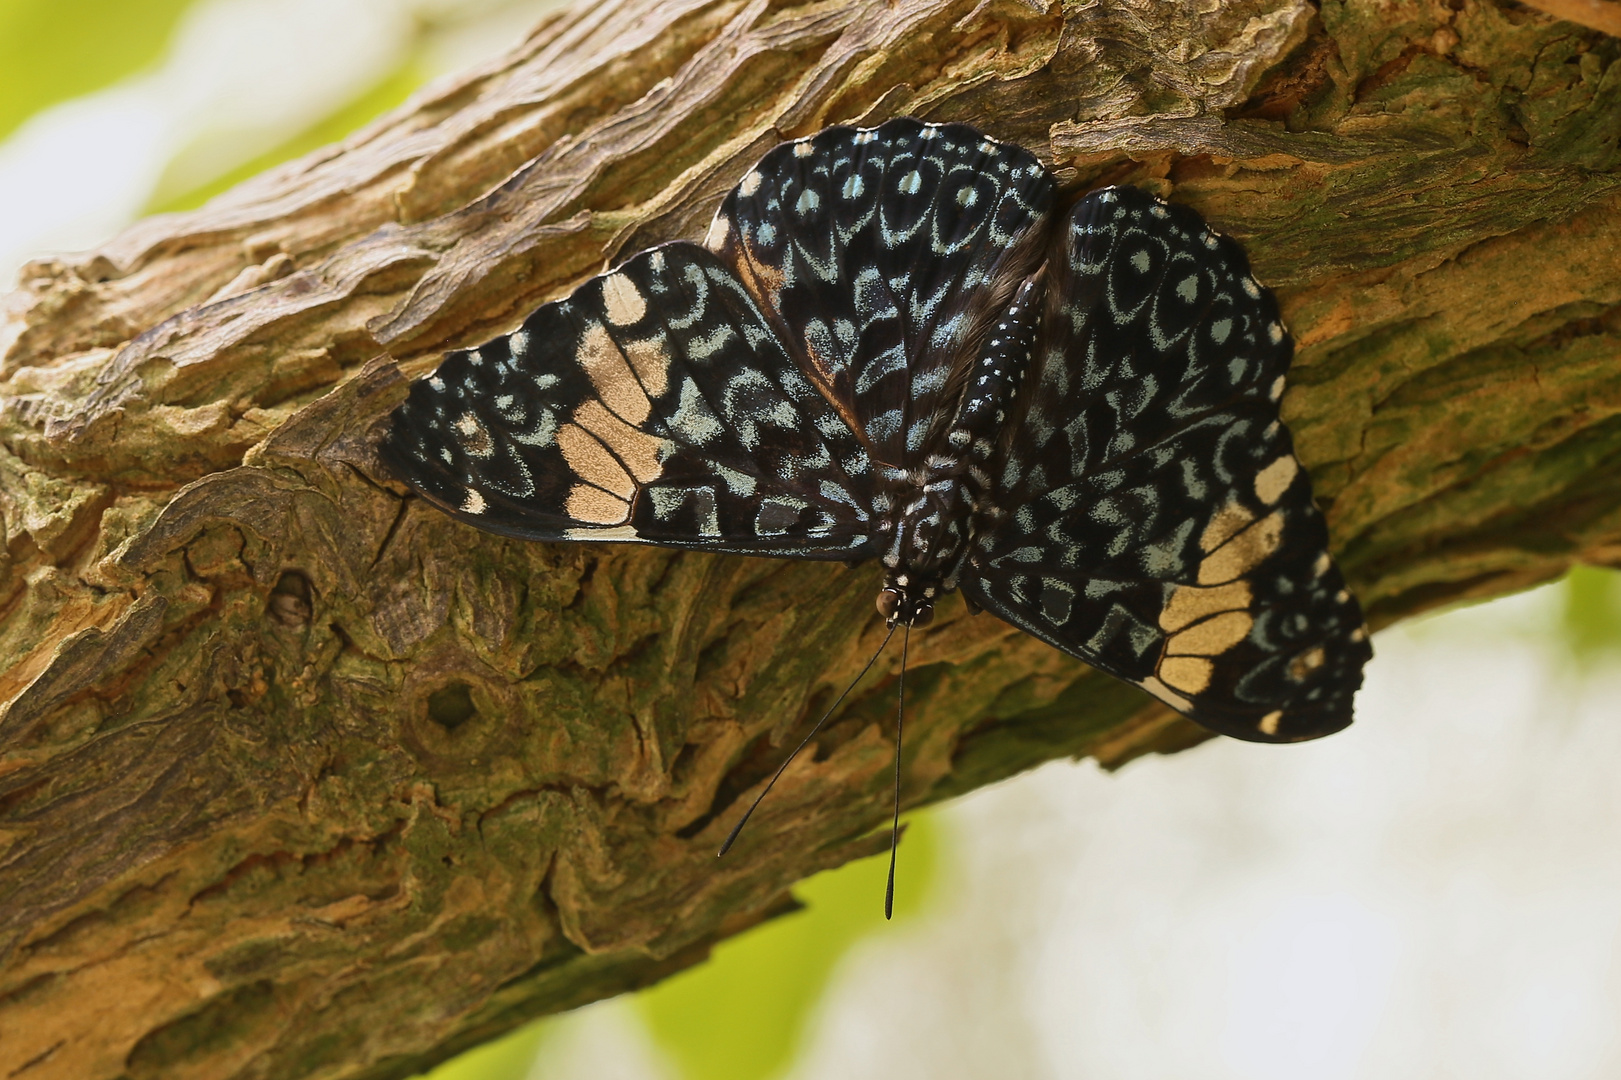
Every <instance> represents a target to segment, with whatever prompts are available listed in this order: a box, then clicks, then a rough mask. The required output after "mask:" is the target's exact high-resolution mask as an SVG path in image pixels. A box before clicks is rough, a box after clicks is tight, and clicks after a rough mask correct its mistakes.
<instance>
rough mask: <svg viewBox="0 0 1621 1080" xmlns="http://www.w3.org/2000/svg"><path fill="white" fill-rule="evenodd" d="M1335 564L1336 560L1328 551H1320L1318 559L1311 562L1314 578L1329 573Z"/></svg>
mask: <svg viewBox="0 0 1621 1080" xmlns="http://www.w3.org/2000/svg"><path fill="white" fill-rule="evenodd" d="M1333 565H1334V560H1333V558H1331V557H1330V556H1329V554H1328V552H1326V551H1324V552H1319V553H1318V555H1317V561H1316V562H1314V563H1312V564H1311V576H1312V577H1314V578H1320V577H1322V576H1323V575H1324V574H1326V573H1328V568H1329V567H1330V566H1333Z"/></svg>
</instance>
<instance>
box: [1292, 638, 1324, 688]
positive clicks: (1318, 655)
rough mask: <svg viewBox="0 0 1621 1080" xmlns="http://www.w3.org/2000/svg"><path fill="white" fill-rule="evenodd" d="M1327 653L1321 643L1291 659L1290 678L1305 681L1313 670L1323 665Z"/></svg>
mask: <svg viewBox="0 0 1621 1080" xmlns="http://www.w3.org/2000/svg"><path fill="white" fill-rule="evenodd" d="M1326 659H1327V655H1326V654H1325V653H1324V651H1323V647H1322V646H1321V645H1317V646H1313V647H1312V648H1310V649H1307V650H1306V651H1305V652H1303V653H1301V654H1300V655H1299V656H1297V657H1295V658H1294V659H1293V660H1291V661H1289V678H1291V679H1293V680H1294V681H1295V682H1305V681H1306V679H1307V678H1308V677H1309V676H1310V675H1311V673H1312V672H1314V671H1316V670H1317V669H1318V668H1320V667H1322V666H1323V663H1324V661H1325V660H1326Z"/></svg>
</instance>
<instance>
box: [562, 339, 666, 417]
mask: <svg viewBox="0 0 1621 1080" xmlns="http://www.w3.org/2000/svg"><path fill="white" fill-rule="evenodd" d="M579 362H580V366H581V367H583V368H584V369H585V373H586V375H587V376H589V377H590V379H591V385H592V386H593V387H595V388H596V391H597V396H598V397H600V398H601V399H602V401H603V404H605V405H607V406H608V408H610V409H612V410H613V411H614V412H616V413H618V414H619V415H620V416H622V417H624V418H625V420H626V421H628V422H629V423H632V424H640V423H641V422H642V421H644V420H646V419H647V416H648V414H649V413H650V412H652V411H653V403H652V402H651V401H650V400H648V397H647V391H645V390H643V389H642V384H641V383H639V382H637V381H636V376H635V374H634V373H632V371H631V367H630V361H629V360H628V359H627V358H626V357H625V354H624V353H622V352H620V351H619V346H618V345H616V344H614V339H613V338H611V337H609V336H608V331H607V328H606V327H604V326H603V325H602V324H601V323H592V324H591V325H590V326H588V327H587V328H586V331H585V333H584V335H582V336H581V338H580V352H579Z"/></svg>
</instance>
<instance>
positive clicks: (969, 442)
mask: <svg viewBox="0 0 1621 1080" xmlns="http://www.w3.org/2000/svg"><path fill="white" fill-rule="evenodd" d="M1038 283H1039V278H1032V279H1030V280H1028V281H1026V282H1024V284H1023V285H1022V286H1021V287H1020V288H1019V290H1018V292H1017V294H1016V295H1015V296H1014V298H1013V301H1012V303H1011V304H1010V305H1009V306H1008V308H1007V310H1006V312H1004V313H1003V316H1002V318H1000V319H998V320H997V321H996V323H995V324H994V325H993V327H992V328H991V331H990V334H989V336H988V337H987V338H986V339H985V342H984V344H983V346H982V348H980V349H979V350H976V351H977V352H978V356H977V358H976V359H975V361H974V362H973V363H972V364H971V365H969V366H967V367H966V368H965V369H964V371H963V372H962V377H961V378H960V379H958V380H956V381H957V382H958V383H959V384H960V389H959V399H958V404H957V408H956V410H955V413H954V415H953V417H952V421H951V423H950V424H949V425H948V426H947V428H946V429H945V431H944V433H943V434H942V435H941V436H940V437H939V438H938V439H936V440H934V442H935V447H934V449H932V450H931V452H930V453H929V455H928V457H927V459H926V461H925V465H924V467H923V468H922V469H919V470H916V471H915V472H913V473H912V474H911V475H910V476H909V477H908V480H909V482H908V483H905V484H903V485H902V486H901V487H900V488H899V489H898V490H896V491H894V492H892V493H891V496H890V500H889V502H890V506H891V507H893V509H892V510H891V511H890V512H889V513H888V514H886V515H884V516H883V517H882V518H880V519H879V522H878V529H879V535H880V536H881V537H882V538H883V539H884V540H886V541H887V550H886V552H885V554H884V556H883V563H884V567H885V570H886V573H885V575H884V585H883V588H882V589H880V590H879V593H878V610H879V612H880V613H882V614H883V616H884V618H886V619H888V620H889V621H890V622H891V623H892V624H893V623H906V624H908V625H911V626H923V625H926V624H927V623H928V622H929V621H930V620H931V619H932V618H933V617H934V605H935V602H936V601H937V600H938V599H939V597H940V596H942V595H944V594H946V593H950V592H954V591H955V590H956V588H957V578H958V575H959V572H960V571H961V569H962V563H963V559H964V558H965V557H966V556H967V553H968V548H969V544H970V542H971V541H972V540H973V522H974V520H975V519H976V517H977V516H980V515H981V514H982V512H983V511H984V510H985V509H986V508H987V507H986V502H987V500H988V498H989V495H990V488H991V477H990V473H989V466H990V463H991V459H992V458H993V456H994V455H995V452H996V446H997V442H998V438H999V436H1000V434H1001V431H1002V429H1003V426H1004V424H1005V422H1006V420H1007V416H1008V414H1009V412H1010V411H1011V410H1012V408H1013V402H1014V398H1015V396H1016V395H1017V393H1018V389H1019V385H1020V383H1021V382H1022V381H1023V377H1024V374H1025V370H1026V369H1027V368H1028V367H1029V364H1030V355H1031V353H1030V350H1031V344H1032V341H1033V339H1034V337H1035V331H1036V322H1037V310H1036V306H1035V303H1034V302H1035V300H1036V299H1037V290H1038V287H1039V284H1038Z"/></svg>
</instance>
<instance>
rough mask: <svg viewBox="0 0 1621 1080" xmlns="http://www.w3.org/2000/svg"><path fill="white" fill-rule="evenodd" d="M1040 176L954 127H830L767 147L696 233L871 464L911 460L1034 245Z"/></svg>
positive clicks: (1043, 203)
mask: <svg viewBox="0 0 1621 1080" xmlns="http://www.w3.org/2000/svg"><path fill="white" fill-rule="evenodd" d="M1052 200H1053V185H1052V178H1051V176H1050V175H1049V174H1048V173H1047V171H1046V170H1045V169H1043V168H1042V167H1041V165H1040V163H1039V162H1037V161H1036V159H1035V158H1034V157H1033V156H1032V155H1031V154H1030V153H1029V152H1028V151H1025V150H1023V149H1021V148H1019V147H1015V146H1008V145H1006V144H1003V143H998V142H994V141H992V140H990V139H987V138H985V137H984V136H983V135H981V134H979V133H978V132H976V131H974V130H973V129H972V128H969V127H965V126H963V125H960V124H945V125H925V124H922V123H919V122H918V121H916V120H909V119H901V120H892V121H890V122H889V123H886V124H884V125H883V126H882V127H879V128H876V129H871V130H858V129H855V128H847V127H834V128H829V129H827V130H825V131H823V132H821V133H819V134H817V135H815V136H813V137H811V138H809V139H805V140H801V141H799V142H795V143H787V144H784V145H782V146H779V147H777V148H776V149H775V150H772V151H771V152H770V153H768V154H767V155H766V156H765V157H764V158H763V159H762V160H761V161H760V163H759V164H758V165H757V166H756V167H755V168H754V169H753V170H751V171H750V172H749V173H748V174H747V175H746V176H745V177H744V179H743V182H742V183H741V184H740V185H739V186H738V188H737V189H736V190H735V191H734V192H733V193H732V194H731V195H729V196H728V197H727V199H726V200H725V202H724V203H722V205H721V209H720V212H719V213H718V214H717V215H716V219H715V228H714V229H713V230H712V231H711V233H710V237H709V240H708V243H709V245H710V246H711V247H713V248H714V249H715V250H717V251H719V252H720V253H721V254H722V255H723V256H724V257H725V258H727V259H728V261H730V262H732V263H733V264H734V265H735V266H736V267H737V268H738V273H739V277H740V278H741V279H742V280H743V281H744V282H746V283H747V284H748V286H749V288H750V289H751V291H752V292H753V293H754V295H755V296H756V298H757V299H758V300H759V302H760V304H761V306H762V307H763V308H764V309H766V310H767V311H768V313H769V316H768V317H769V318H771V319H772V321H773V322H774V323H775V325H777V326H778V327H779V328H780V330H781V334H782V338H783V341H784V342H785V344H786V347H787V348H788V349H789V351H790V352H791V353H792V354H793V355H794V356H795V358H796V360H797V361H798V362H799V363H800V364H801V365H802V367H803V368H804V370H805V372H806V374H807V375H808V376H809V377H811V378H812V379H814V380H815V381H816V382H817V383H818V385H820V386H821V387H822V388H823V390H824V392H825V393H826V394H827V396H828V398H829V399H830V400H832V401H833V402H834V403H835V404H836V405H837V406H838V408H839V410H840V413H841V415H843V416H844V417H845V419H846V420H847V421H848V423H849V424H850V426H851V427H852V428H853V429H854V430H855V431H857V432H859V433H860V434H861V438H862V440H863V442H864V443H865V444H866V445H867V447H868V449H869V452H870V453H871V454H872V456H873V457H874V458H875V459H876V460H877V461H879V462H882V463H884V464H887V465H890V466H894V467H904V466H907V465H911V464H914V463H915V462H916V461H917V460H918V458H919V457H920V455H921V454H922V452H923V451H924V448H925V443H926V441H927V438H928V435H929V433H930V431H931V430H932V429H933V428H935V427H937V426H938V422H939V420H940V416H941V410H942V407H943V405H944V404H945V403H946V401H947V400H948V398H949V396H950V392H951V391H950V390H949V389H948V387H949V386H950V384H951V380H952V376H953V374H955V373H956V372H958V371H959V370H960V369H961V368H962V367H963V366H965V364H966V363H967V362H968V361H969V360H971V359H972V356H971V354H972V353H973V352H974V351H975V349H976V347H977V345H978V342H979V341H980V340H982V339H983V337H984V335H985V333H986V330H987V328H988V327H989V326H990V324H991V322H992V321H993V320H994V319H995V318H996V317H997V315H998V314H999V313H1000V311H1001V308H1002V307H1003V306H1005V304H1006V302H1007V300H1008V298H1009V297H1010V296H1011V295H1012V293H1013V290H1014V289H1016V288H1017V287H1018V286H1019V284H1020V283H1021V282H1022V281H1023V279H1024V278H1025V277H1026V276H1028V275H1029V274H1030V273H1031V272H1033V271H1034V270H1035V268H1036V265H1037V264H1038V263H1039V262H1040V260H1041V258H1042V257H1043V255H1044V251H1043V250H1042V248H1043V247H1044V244H1045V235H1046V227H1045V226H1046V221H1047V219H1048V215H1049V211H1050V208H1051V205H1052Z"/></svg>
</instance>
